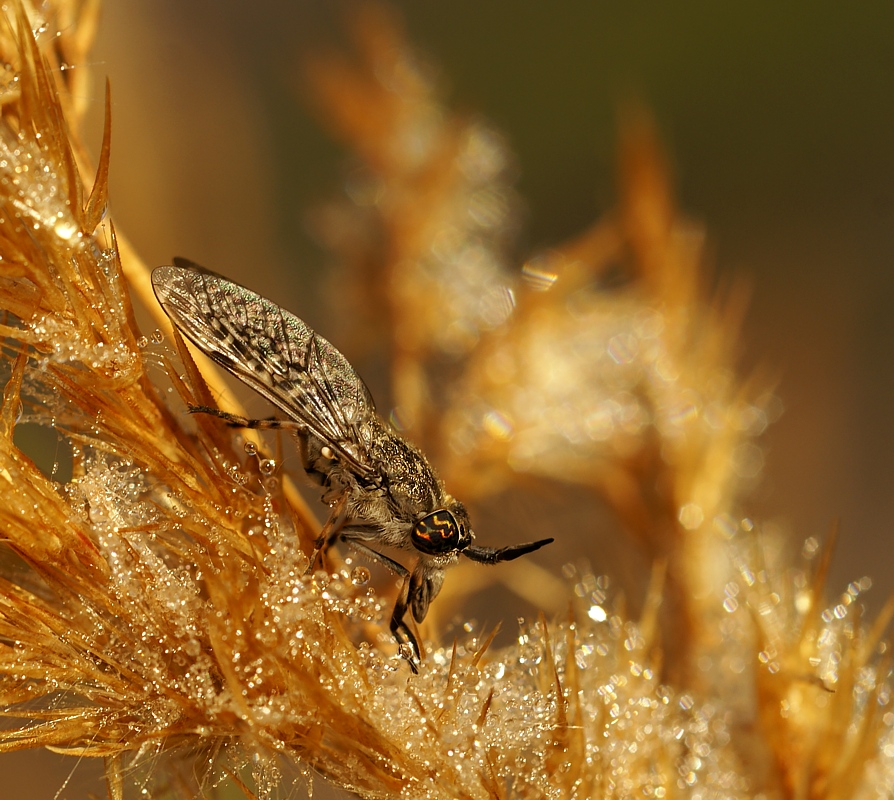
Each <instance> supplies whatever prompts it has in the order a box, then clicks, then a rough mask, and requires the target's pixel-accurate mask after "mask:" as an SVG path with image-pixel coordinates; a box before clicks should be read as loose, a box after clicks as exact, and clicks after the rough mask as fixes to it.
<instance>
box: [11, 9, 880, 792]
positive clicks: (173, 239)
mask: <svg viewBox="0 0 894 800" xmlns="http://www.w3.org/2000/svg"><path fill="white" fill-rule="evenodd" d="M393 5H394V7H396V8H397V9H399V11H400V13H401V14H402V15H403V18H404V20H405V24H406V29H407V34H408V36H409V38H410V40H411V41H412V42H413V43H415V45H416V46H417V47H419V48H420V50H421V51H422V53H423V54H425V55H426V56H427V57H428V58H429V59H430V61H431V63H432V65H434V66H435V67H436V68H437V69H438V70H439V73H440V80H441V82H442V84H443V85H444V87H445V89H446V91H447V93H448V98H449V103H450V105H451V106H452V107H453V108H456V109H460V110H465V111H468V112H471V113H476V114H481V115H482V116H484V117H486V118H487V119H489V120H490V121H491V123H492V124H493V125H494V126H496V127H497V128H498V129H500V130H501V131H502V132H503V133H504V134H505V136H506V137H507V140H508V142H509V145H510V147H511V148H512V150H513V151H514V153H515V155H516V160H517V166H518V180H517V188H518V190H519V192H520V194H521V196H522V198H523V200H524V202H525V207H526V210H525V214H524V224H523V232H522V235H521V238H520V240H519V242H518V263H519V264H521V263H522V261H523V260H524V258H525V257H526V256H528V255H530V254H531V253H533V252H536V251H537V250H539V249H542V248H547V247H550V246H552V245H556V244H559V243H561V242H563V241H564V240H565V239H567V238H569V237H572V236H574V235H576V234H577V233H579V232H580V231H582V230H583V229H584V228H585V227H586V226H587V225H589V224H590V223H591V222H592V221H594V220H595V219H596V218H598V217H599V216H600V215H601V214H602V213H604V212H605V211H607V210H609V209H610V208H611V207H612V205H613V204H614V202H615V199H616V173H615V156H616V136H617V133H616V131H617V124H616V122H617V112H618V109H619V106H620V105H621V104H622V103H624V102H625V101H628V100H630V99H632V98H635V99H638V100H640V101H642V102H643V103H644V104H645V105H646V106H647V107H648V108H650V109H651V110H652V112H653V114H654V116H655V119H656V122H657V126H658V129H659V131H660V133H661V136H662V138H663V140H664V144H665V149H666V151H667V153H668V154H669V156H670V158H671V161H672V164H673V169H674V173H675V176H676V180H677V189H678V198H679V202H680V204H681V206H682V207H683V208H684V209H685V210H686V211H687V212H688V213H689V214H690V215H692V216H693V217H695V218H697V219H699V220H701V221H702V222H703V223H704V225H705V226H706V229H707V232H708V236H709V242H710V252H711V260H712V267H713V269H714V272H715V276H716V278H717V280H719V281H723V282H729V280H730V279H734V280H743V281H745V282H746V283H747V285H748V286H750V289H751V296H752V300H751V308H750V313H749V314H748V317H747V320H746V324H745V330H744V335H743V337H742V341H741V351H742V362H741V367H742V372H743V374H746V373H748V372H750V371H751V370H752V369H754V368H755V367H756V366H761V367H764V368H766V369H767V370H768V371H769V372H770V374H772V375H773V376H778V384H777V393H778V395H779V397H780V398H781V400H782V403H783V405H784V408H785V412H784V414H783V416H782V417H781V419H780V420H779V421H778V422H776V423H775V424H774V425H773V426H772V427H771V428H770V429H769V432H768V433H767V434H766V435H765V437H764V439H763V444H764V446H765V455H766V468H765V478H764V481H763V483H762V484H761V486H760V487H759V489H758V490H757V492H756V493H755V494H754V495H753V496H752V498H751V502H750V505H749V509H748V510H749V512H750V514H751V515H752V516H753V517H754V518H755V519H757V520H759V521H765V522H772V523H773V524H776V525H780V526H783V527H784V528H785V529H786V530H788V531H790V532H791V536H792V539H793V541H795V542H800V541H801V540H803V539H804V538H806V537H808V536H818V537H822V536H824V535H825V534H826V533H827V532H828V530H829V528H830V527H831V525H832V524H833V522H834V521H835V520H836V519H839V520H840V521H841V533H842V535H841V538H840V541H839V545H838V550H837V554H836V557H835V560H834V562H833V567H832V573H831V578H830V590H831V591H832V592H834V593H837V592H839V591H841V590H843V589H844V587H845V586H846V584H847V583H848V582H849V581H851V580H854V579H857V578H859V577H861V576H863V575H869V576H870V577H871V578H872V579H873V581H874V588H873V590H872V592H870V593H869V595H868V596H865V597H864V599H865V600H866V601H867V602H868V603H869V604H870V606H872V607H873V608H874V609H877V608H878V607H879V606H880V605H881V603H882V602H884V600H885V599H886V598H887V596H888V594H889V593H890V592H891V590H892V589H894V577H892V576H894V549H892V548H891V546H890V544H889V543H890V541H891V533H892V530H894V492H892V488H894V417H892V413H891V412H892V408H894V313H892V306H894V270H892V266H894V146H892V142H894V104H892V98H894V47H892V46H891V41H890V32H891V30H892V29H894V28H892V25H894V6H891V5H890V4H888V3H882V2H877V1H876V2H866V3H862V4H859V5H856V6H854V5H850V6H847V7H845V6H844V5H842V4H839V3H834V2H829V1H828V0H823V1H822V2H817V3H813V4H811V5H810V8H809V12H808V11H807V10H806V9H802V10H801V11H798V10H795V9H794V8H792V7H789V6H784V5H780V4H778V3H773V2H763V1H762V0H761V1H755V2H751V3H748V4H739V5H738V6H737V7H736V8H733V7H732V6H729V5H725V4H716V3H711V2H708V1H707V0H703V1H702V2H693V1H690V0H682V1H681V2H677V3H673V4H662V5H659V4H649V3H642V2H626V3H584V2H578V3H566V4H562V5H561V6H557V5H547V4H543V3H539V2H535V0H515V2H512V3H509V2H495V3H487V4H484V3H477V2H471V1H470V0H453V2H451V3H449V4H434V3H413V2H410V0H404V2H398V3H394V4H393ZM246 8H247V6H246V4H244V3H238V2H234V1H233V0H214V1H213V2H212V0H193V1H192V2H182V0H152V2H149V0H129V2H127V3H112V2H109V3H107V4H106V5H105V8H104V9H103V12H102V16H101V21H100V28H99V32H98V40H97V43H96V47H95V49H94V52H93V60H92V62H91V63H90V64H89V65H88V66H89V68H90V70H91V71H92V73H93V76H94V82H93V85H94V87H95V88H94V97H93V98H92V100H93V101H94V103H95V110H96V114H95V115H94V117H93V119H92V122H91V128H90V131H91V133H90V144H91V146H92V148H93V150H94V152H95V151H97V150H98V147H99V142H100V138H101V132H100V116H101V110H102V93H103V84H104V81H105V78H106V77H108V78H109V79H110V81H111V86H112V122H113V140H112V174H111V197H112V213H113V215H114V218H115V221H116V225H117V226H119V228H120V229H121V230H122V231H124V232H125V233H126V234H127V235H128V236H129V237H130V238H131V240H132V242H133V243H134V245H135V246H136V249H137V251H138V252H139V253H140V254H141V255H142V257H143V259H144V260H145V261H146V262H147V263H148V264H150V265H157V264H163V263H169V261H170V258H171V257H172V256H173V255H183V256H187V257H189V258H190V259H193V260H195V261H197V262H199V263H201V264H204V265H206V266H208V267H210V268H212V269H214V270H216V271H219V272H222V273H225V274H226V275H228V276H231V277H233V278H235V279H236V280H240V281H242V282H246V283H249V284H250V286H251V287H252V288H253V289H255V290H257V291H258V292H260V293H261V294H264V295H266V296H269V297H271V298H273V299H275V300H276V302H278V303H279V304H281V305H283V306H285V307H287V308H289V309H291V310H293V311H295V312H296V313H298V314H300V315H301V316H302V317H303V318H305V319H306V320H307V321H308V322H309V323H310V324H311V325H312V326H314V327H316V328H318V329H319V330H320V331H321V332H322V333H323V335H327V316H328V313H329V311H330V309H329V307H327V306H326V305H325V304H324V302H323V291H322V288H323V284H324V279H325V276H326V270H327V268H328V266H329V256H328V255H327V254H326V253H324V252H323V251H322V250H320V249H319V248H318V247H317V246H316V245H315V243H314V239H313V237H312V236H311V235H309V233H308V226H307V219H308V217H309V215H310V214H311V213H312V211H313V209H314V208H315V207H316V206H318V205H319V204H320V203H321V202H323V201H324V200H326V199H327V198H329V197H332V196H333V195H336V194H337V193H339V192H340V191H341V190H342V186H341V184H342V183H343V180H344V175H345V173H344V169H343V167H342V158H343V154H342V153H341V152H340V150H339V148H338V146H337V145H336V144H334V143H333V142H332V141H331V140H330V139H328V138H327V136H326V135H325V133H324V132H323V131H322V130H321V129H320V128H319V127H318V125H317V123H316V120H315V118H314V116H313V114H312V113H311V112H309V111H308V109H307V106H306V104H305V102H304V101H305V92H304V89H303V87H302V73H301V59H302V55H303V53H306V52H307V50H308V48H309V47H318V46H319V45H320V44H321V43H323V42H328V43H330V44H334V43H338V42H339V40H340V39H341V38H343V34H342V32H341V30H340V18H339V8H340V6H339V5H338V4H335V3H326V2H295V0H257V1H256V2H255V3H253V4H251V10H250V11H247V10H246ZM342 44H343V43H342ZM343 46H346V45H343ZM75 66H77V65H75ZM328 329H329V330H332V327H331V325H330V327H329V328H328ZM346 354H347V355H348V356H349V357H351V354H350V353H346ZM367 377H368V376H367ZM371 383H373V384H375V379H374V378H373V380H371ZM550 533H552V532H550ZM543 535H547V534H546V533H544V534H543ZM561 555H562V556H563V557H565V556H567V551H562V554H561ZM556 557H557V558H558V557H559V556H556ZM590 557H591V560H592V561H594V563H593V569H594V571H595V572H597V573H599V572H602V571H610V567H609V566H608V565H603V564H600V563H598V560H596V559H594V558H593V556H592V554H591V555H590ZM36 756H37V754H26V755H23V756H21V757H18V756H17V757H16V758H17V759H19V763H20V764H21V765H22V767H23V769H24V770H25V772H24V775H23V780H26V781H27V782H26V783H23V784H22V787H28V789H27V791H25V789H24V788H23V789H22V791H18V792H14V793H13V794H11V795H9V796H30V797H34V798H43V797H54V796H55V795H54V793H55V792H56V790H58V789H59V786H60V785H61V782H62V781H61V779H60V778H59V777H58V773H57V774H55V775H50V773H49V771H44V770H43V769H41V771H40V774H38V771H37V770H35V769H34V767H33V766H32V764H34V763H37V762H33V761H31V760H30V759H34V758H35V757H36ZM7 758H8V757H7ZM10 763H11V762H10ZM40 763H45V762H40ZM72 763H73V762H69V761H66V762H64V767H63V768H64V769H65V770H66V771H67V770H68V769H70V768H71V765H72ZM85 772H86V773H89V770H87V771H85V770H82V769H81V768H80V767H79V769H78V773H80V774H84V777H86V774H85ZM44 780H46V787H45V788H44V787H43V781H44ZM38 784H40V786H38ZM59 796H60V797H72V798H74V797H82V796H84V794H83V790H78V789H77V784H75V783H73V784H72V785H71V786H70V787H68V788H66V789H65V790H64V791H63V792H62V793H61V794H60V795H59Z"/></svg>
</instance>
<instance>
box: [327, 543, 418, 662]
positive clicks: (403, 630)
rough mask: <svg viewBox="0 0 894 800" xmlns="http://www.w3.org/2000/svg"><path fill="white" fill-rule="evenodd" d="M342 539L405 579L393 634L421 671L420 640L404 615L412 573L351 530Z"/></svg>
mask: <svg viewBox="0 0 894 800" xmlns="http://www.w3.org/2000/svg"><path fill="white" fill-rule="evenodd" d="M342 540H343V541H345V542H346V543H347V544H348V545H349V546H350V547H351V548H353V549H354V550H356V551H357V552H359V553H362V554H363V555H365V556H367V557H368V558H369V559H370V560H371V561H376V562H378V563H379V564H381V565H382V566H383V567H385V568H386V569H388V570H390V571H391V572H393V573H394V574H395V575H397V576H398V577H400V578H402V579H403V582H402V584H401V587H400V591H399V592H398V595H397V601H396V602H395V604H394V611H393V612H392V614H391V623H390V626H389V627H390V628H391V635H392V636H394V638H395V640H396V641H397V647H398V651H399V652H400V654H401V655H402V656H403V657H404V658H405V659H406V661H407V663H408V664H409V665H410V669H411V670H413V672H414V673H416V674H418V673H419V661H420V655H419V654H420V653H421V652H422V651H421V650H420V649H419V642H418V641H417V639H416V636H415V635H414V634H413V631H411V630H410V628H409V626H408V625H407V623H406V622H404V616H405V615H406V613H407V603H408V600H409V592H410V573H409V571H408V570H407V568H406V567H404V566H403V564H398V563H397V562H396V561H394V560H393V559H390V558H388V556H383V555H382V554H381V553H378V552H376V551H375V550H373V549H372V548H371V547H369V546H368V545H367V544H366V543H365V542H363V541H362V539H361V538H360V537H359V536H352V535H351V533H350V532H348V533H344V534H342Z"/></svg>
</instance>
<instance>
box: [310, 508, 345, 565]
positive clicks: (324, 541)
mask: <svg viewBox="0 0 894 800" xmlns="http://www.w3.org/2000/svg"><path fill="white" fill-rule="evenodd" d="M347 505H348V493H347V492H344V493H343V494H342V495H341V497H339V498H338V500H336V501H335V503H334V505H333V506H332V510H331V511H330V512H329V519H327V520H326V523H325V524H324V525H323V528H322V530H321V531H320V535H319V536H317V538H316V541H315V542H314V549H313V552H312V553H311V554H310V564H308V566H307V573H308V574H309V573H310V572H311V571H312V570H313V568H314V564H316V562H317V556H318V555H319V554H320V552H324V553H325V552H326V551H327V550H328V549H329V548H330V547H331V545H332V543H333V542H334V541H335V539H336V537H337V536H338V534H339V531H341V527H342V525H344V524H345V510H346V509H347Z"/></svg>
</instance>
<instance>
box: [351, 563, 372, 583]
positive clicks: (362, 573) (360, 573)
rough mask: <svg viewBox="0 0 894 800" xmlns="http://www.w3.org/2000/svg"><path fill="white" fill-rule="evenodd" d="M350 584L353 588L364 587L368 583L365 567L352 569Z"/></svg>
mask: <svg viewBox="0 0 894 800" xmlns="http://www.w3.org/2000/svg"><path fill="white" fill-rule="evenodd" d="M351 583H353V584H354V586H366V584H367V583H369V570H368V569H367V568H366V567H354V569H352V570H351Z"/></svg>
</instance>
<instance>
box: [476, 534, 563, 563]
mask: <svg viewBox="0 0 894 800" xmlns="http://www.w3.org/2000/svg"><path fill="white" fill-rule="evenodd" d="M553 541H555V540H554V539H552V538H549V539H540V540H539V541H537V542H526V543H525V544H513V545H509V547H500V548H494V547H479V546H478V545H474V544H470V545H469V546H468V547H467V548H466V549H465V550H463V551H462V554H463V555H464V556H465V557H466V558H470V559H471V560H472V561H477V562H478V563H479V564H499V563H500V562H501V561H512V559H514V558H518V557H519V556H523V555H526V554H527V553H533V552H534V551H535V550H539V549H540V548H541V547H543V546H544V545H547V544H549V543H550V542H553Z"/></svg>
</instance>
